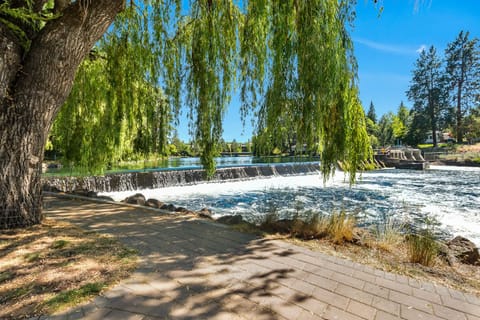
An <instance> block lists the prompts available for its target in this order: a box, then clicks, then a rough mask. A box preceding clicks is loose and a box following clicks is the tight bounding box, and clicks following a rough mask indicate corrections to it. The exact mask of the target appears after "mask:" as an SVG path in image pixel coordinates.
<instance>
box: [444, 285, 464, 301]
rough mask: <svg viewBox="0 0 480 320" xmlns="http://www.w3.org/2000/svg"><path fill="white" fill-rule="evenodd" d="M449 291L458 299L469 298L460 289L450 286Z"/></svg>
mask: <svg viewBox="0 0 480 320" xmlns="http://www.w3.org/2000/svg"><path fill="white" fill-rule="evenodd" d="M448 291H449V292H450V295H451V296H452V298H454V299H458V300H461V301H467V299H466V298H465V296H464V295H463V293H462V292H460V291H458V290H454V289H450V288H449V289H448Z"/></svg>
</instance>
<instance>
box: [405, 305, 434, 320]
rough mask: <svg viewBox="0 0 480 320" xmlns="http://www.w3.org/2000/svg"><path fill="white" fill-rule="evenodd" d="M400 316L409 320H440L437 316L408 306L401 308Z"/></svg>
mask: <svg viewBox="0 0 480 320" xmlns="http://www.w3.org/2000/svg"><path fill="white" fill-rule="evenodd" d="M400 315H401V317H402V318H403V319H407V320H438V317H437V316H434V315H432V314H429V313H425V312H423V311H420V310H417V309H415V308H412V307H408V306H404V305H402V306H401V310H400Z"/></svg>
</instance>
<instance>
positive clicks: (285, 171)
mask: <svg viewBox="0 0 480 320" xmlns="http://www.w3.org/2000/svg"><path fill="white" fill-rule="evenodd" d="M318 172H319V164H318V162H317V163H313V162H306V163H284V164H276V165H253V166H238V167H226V168H218V169H217V171H216V172H215V174H214V175H213V177H211V178H210V179H208V178H207V176H206V173H205V170H203V169H177V170H158V171H155V170H149V171H134V172H123V173H109V174H105V175H102V176H88V177H44V178H43V185H44V188H45V189H46V190H58V191H61V192H72V191H75V190H88V191H94V192H118V191H133V190H142V189H156V188H165V187H174V186H188V185H194V184H198V183H202V182H224V181H244V180H250V179H257V178H268V177H275V176H291V175H304V174H313V173H318Z"/></svg>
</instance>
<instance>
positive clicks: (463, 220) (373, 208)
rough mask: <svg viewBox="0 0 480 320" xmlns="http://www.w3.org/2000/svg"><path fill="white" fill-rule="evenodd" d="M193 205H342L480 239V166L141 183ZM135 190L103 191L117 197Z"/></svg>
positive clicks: (255, 213) (254, 217) (367, 217)
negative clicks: (354, 176)
mask: <svg viewBox="0 0 480 320" xmlns="http://www.w3.org/2000/svg"><path fill="white" fill-rule="evenodd" d="M141 192H142V193H143V194H144V195H145V197H147V198H155V199H158V200H161V201H163V202H166V203H173V204H175V205H176V206H183V207H186V208H189V209H191V210H200V209H202V208H205V207H206V208H209V209H211V210H212V211H213V212H214V215H215V216H222V215H227V214H229V215H230V214H240V215H242V216H243V217H244V218H245V219H246V220H249V221H260V220H261V219H262V217H264V216H265V214H266V213H268V212H272V211H275V212H277V214H279V215H280V216H283V217H287V216H292V215H294V214H296V213H298V214H300V215H302V214H305V213H308V212H319V213H323V214H328V213H330V212H332V211H333V210H337V211H340V210H345V211H346V212H348V213H352V214H356V215H357V219H358V221H359V222H360V223H361V224H364V225H374V226H375V225H377V226H378V225H381V224H385V223H386V221H389V220H390V219H392V218H393V219H394V220H395V221H397V222H398V223H402V224H404V225H411V226H414V227H416V228H419V227H423V226H425V225H428V226H429V227H433V228H434V230H435V232H436V233H437V234H438V235H439V236H441V237H446V238H447V237H451V236H455V235H462V236H464V237H466V238H469V239H471V240H472V241H473V242H475V244H476V245H477V246H480V168H468V167H451V166H448V167H447V166H432V167H431V169H429V170H426V171H413V170H395V169H385V170H377V171H370V172H365V173H363V174H362V175H361V176H360V177H359V179H358V182H357V183H356V184H355V185H353V186H350V185H349V184H348V182H347V181H346V179H345V177H344V174H343V173H341V172H337V173H336V174H335V176H334V177H333V178H332V179H330V180H329V181H327V182H326V183H325V184H324V183H323V180H322V178H321V176H319V175H318V174H311V175H302V176H290V177H273V178H267V179H256V180H248V181H239V182H223V183H204V184H197V185H194V186H184V187H170V188H162V189H152V190H141ZM133 193H135V192H134V191H130V192H115V193H104V195H107V196H110V197H112V198H114V199H115V200H122V199H124V198H125V197H127V196H129V195H132V194H133Z"/></svg>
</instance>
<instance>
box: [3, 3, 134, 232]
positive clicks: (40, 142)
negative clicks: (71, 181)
mask: <svg viewBox="0 0 480 320" xmlns="http://www.w3.org/2000/svg"><path fill="white" fill-rule="evenodd" d="M124 2H125V1H124V0H96V1H85V0H81V1H76V2H74V3H73V4H71V5H70V6H69V7H68V8H66V9H65V11H63V14H62V16H61V17H60V18H58V19H56V20H54V21H51V22H50V23H49V24H47V25H46V26H45V28H44V29H43V30H42V31H41V32H40V33H39V34H38V35H37V36H36V37H35V38H34V39H33V41H32V44H31V47H30V50H29V52H28V53H27V54H22V50H21V48H20V44H19V41H18V39H16V38H15V37H14V36H13V35H12V34H11V33H10V31H9V30H8V29H7V28H6V27H5V26H4V25H2V24H1V23H0V177H1V179H0V228H14V227H23V226H28V225H32V224H36V223H39V222H40V221H41V220H42V218H43V216H42V200H41V181H40V178H41V167H42V161H43V150H44V146H45V142H46V139H47V137H48V132H49V130H50V127H51V125H52V123H53V120H54V118H55V115H56V114H57V113H58V111H59V109H60V107H61V106H62V104H63V103H64V102H65V99H66V98H67V96H68V94H69V93H70V90H71V87H72V84H73V80H74V78H75V72H76V70H77V68H78V66H79V64H80V63H81V61H82V60H83V58H84V57H85V55H86V54H87V53H88V52H89V51H90V49H91V48H92V47H93V45H94V44H95V42H96V41H97V40H98V39H99V38H100V37H101V36H102V35H103V34H104V32H105V31H106V29H107V28H108V26H109V25H110V24H111V23H112V21H113V19H114V18H115V16H116V15H117V14H118V12H120V11H121V10H122V9H123V6H124ZM22 55H23V56H24V57H23V59H22V58H21V57H22Z"/></svg>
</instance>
